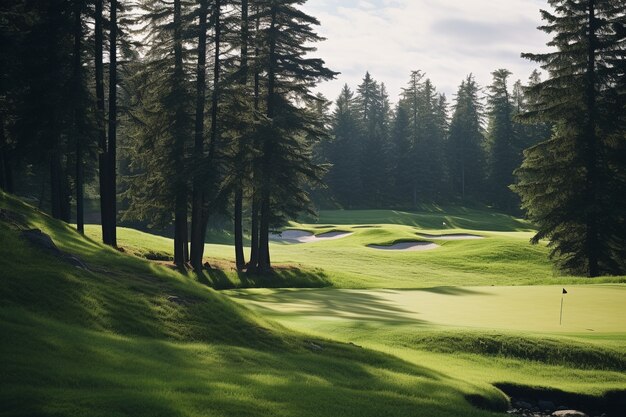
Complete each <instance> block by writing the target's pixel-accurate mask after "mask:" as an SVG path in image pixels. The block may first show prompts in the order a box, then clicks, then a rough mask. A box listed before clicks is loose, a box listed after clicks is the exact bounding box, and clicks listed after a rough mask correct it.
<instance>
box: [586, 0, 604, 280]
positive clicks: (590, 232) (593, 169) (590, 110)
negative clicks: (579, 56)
mask: <svg viewBox="0 0 626 417" xmlns="http://www.w3.org/2000/svg"><path fill="white" fill-rule="evenodd" d="M588 18H589V22H588V27H589V33H588V48H587V53H588V57H587V73H586V89H585V90H586V91H585V96H586V103H585V104H586V107H587V114H588V116H587V117H588V118H587V123H586V128H585V130H586V132H585V137H586V144H585V146H584V147H583V149H585V165H586V168H587V185H586V194H587V195H586V200H587V219H586V223H587V225H586V228H587V233H586V242H585V247H586V252H587V262H588V264H589V271H588V275H589V277H591V278H593V277H597V276H599V275H600V267H599V254H598V251H599V250H600V245H599V243H600V242H599V239H600V237H599V230H598V229H599V228H598V216H599V213H598V212H599V206H598V198H597V192H598V188H599V187H600V184H599V181H598V156H599V155H598V143H597V140H598V138H597V135H596V119H597V117H596V112H597V108H596V48H597V40H596V34H595V32H596V17H595V1H594V0H590V1H589V4H588Z"/></svg>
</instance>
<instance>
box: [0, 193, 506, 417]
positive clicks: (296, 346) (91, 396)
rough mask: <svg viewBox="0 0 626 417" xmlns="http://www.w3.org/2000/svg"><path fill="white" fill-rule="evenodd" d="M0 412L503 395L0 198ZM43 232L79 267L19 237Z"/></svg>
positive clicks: (380, 407) (464, 411)
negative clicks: (276, 314)
mask: <svg viewBox="0 0 626 417" xmlns="http://www.w3.org/2000/svg"><path fill="white" fill-rule="evenodd" d="M0 208H1V209H2V210H3V213H4V214H3V218H2V220H0V248H1V250H2V252H1V253H2V255H1V256H0V270H2V272H3V273H2V278H1V279H2V282H1V284H2V285H1V286H0V334H2V338H0V357H1V358H2V361H1V363H2V369H0V375H1V380H0V404H2V415H4V416H84V415H90V416H107V417H110V416H186V417H187V416H233V415H237V416H267V415H273V416H294V417H295V416H359V417H363V416H380V415H394V416H424V415H426V416H442V417H443V416H458V415H465V416H476V417H480V416H489V415H492V413H490V412H487V411H482V410H479V409H476V408H474V407H473V406H471V404H470V402H469V400H468V399H472V401H476V398H480V399H481V401H480V402H481V404H484V405H485V404H486V405H487V406H489V407H490V408H493V409H502V408H503V407H505V406H506V398H505V397H504V396H503V394H502V393H501V392H500V391H498V390H496V389H495V388H493V387H491V386H489V385H487V384H474V383H469V382H466V381H462V380H459V379H454V378H450V377H448V376H446V375H445V374H443V373H441V372H436V371H432V370H430V369H428V368H424V367H423V366H421V365H417V364H411V363H408V362H406V361H402V360H400V359H398V358H394V357H392V356H389V355H385V354H382V353H377V352H374V351H371V350H367V349H362V348H359V347H357V346H353V345H350V344H344V343H339V342H331V341H328V340H325V339H323V338H318V339H313V340H312V339H311V338H310V337H305V336H302V335H300V334H298V333H294V332H292V331H289V330H286V329H285V328H284V327H282V326H280V325H277V324H274V323H273V322H272V321H268V320H266V319H264V318H262V317H261V316H259V315H258V314H257V313H254V312H252V311H250V310H248V309H247V308H244V307H242V306H240V305H239V304H236V303H233V302H232V301H230V300H229V299H228V298H227V297H226V296H223V295H220V294H218V293H216V292H215V291H214V290H212V289H210V288H208V287H207V286H205V285H203V284H201V283H198V282H196V281H195V280H194V279H192V278H191V277H188V276H184V275H181V274H179V273H177V272H175V271H172V270H170V269H167V268H165V267H163V266H161V265H158V264H154V263H149V262H147V261H142V260H140V259H138V258H136V257H133V256H129V255H127V254H123V253H119V252H118V251H115V250H113V249H110V248H107V247H104V246H102V245H100V244H98V243H96V242H95V241H93V240H90V239H86V238H83V237H81V236H80V235H78V234H77V233H75V232H74V231H73V230H72V229H71V228H69V227H68V226H67V225H64V224H62V223H60V222H57V221H54V220H52V219H50V218H49V217H48V216H46V215H43V214H42V213H39V212H37V211H36V210H34V209H33V208H32V207H30V206H28V205H26V204H24V203H22V202H21V201H19V200H16V199H14V198H12V197H8V196H7V195H4V194H0ZM32 228H38V229H41V230H42V231H43V232H44V233H46V234H48V235H49V236H50V237H51V238H52V240H53V241H54V243H55V244H56V245H57V246H58V248H59V249H60V250H62V251H63V252H66V253H69V254H71V255H72V256H74V257H77V258H80V260H81V261H82V262H83V263H84V264H85V265H86V266H87V269H81V268H77V267H76V266H73V265H72V264H70V263H68V262H67V261H66V260H65V259H63V258H59V257H55V256H53V255H50V254H46V253H44V252H43V251H41V250H40V249H39V248H36V247H34V246H32V245H31V244H30V243H28V242H26V241H25V240H23V239H22V238H21V237H20V229H32Z"/></svg>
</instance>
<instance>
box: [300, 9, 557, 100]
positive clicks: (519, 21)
mask: <svg viewBox="0 0 626 417" xmlns="http://www.w3.org/2000/svg"><path fill="white" fill-rule="evenodd" d="M546 7H547V2H546V0H309V1H308V2H307V3H306V4H305V6H304V9H305V11H306V12H307V13H309V14H311V15H313V16H315V17H317V18H318V19H319V20H320V22H321V26H320V27H319V28H318V29H319V31H318V32H319V33H320V34H321V35H322V36H324V37H326V38H327V39H326V40H325V41H324V42H322V43H319V44H318V45H317V47H318V51H317V52H316V54H315V55H316V56H318V57H320V58H322V59H324V60H325V61H326V64H327V65H328V67H329V68H330V69H332V70H334V71H338V72H341V74H340V75H339V76H338V77H337V80H334V81H330V82H324V83H323V84H321V85H320V86H319V87H318V90H319V92H321V93H323V94H324V95H325V96H326V97H327V98H328V99H330V100H334V99H336V97H337V96H338V94H339V92H340V90H341V87H342V86H343V85H344V84H345V83H347V84H348V85H349V86H350V87H351V88H352V89H353V90H354V89H356V86H357V85H358V84H359V83H360V82H361V80H362V79H363V76H364V75H365V72H366V71H369V72H370V73H371V74H372V76H373V77H374V78H375V79H376V80H377V81H379V82H384V83H385V85H386V86H387V90H388V92H389V94H390V97H391V99H392V101H396V100H397V98H398V96H399V94H400V93H401V91H402V88H403V87H405V86H406V84H407V82H408V79H409V74H410V72H411V71H412V70H421V71H423V72H425V73H426V76H427V77H428V78H430V79H431V80H432V82H433V83H434V85H435V86H436V87H437V88H438V91H440V92H443V93H445V94H446V95H447V96H448V98H449V100H451V99H452V98H453V95H454V93H455V92H456V90H457V88H458V85H459V84H460V83H461V81H462V80H463V79H464V78H465V77H466V76H467V75H468V74H470V73H472V74H474V75H475V77H476V79H477V81H478V83H479V84H480V85H481V86H483V87H484V86H486V85H488V84H489V83H490V82H491V73H492V72H493V71H494V70H496V69H499V68H507V69H509V70H510V71H511V72H513V75H512V76H511V84H512V83H513V82H515V80H517V79H521V80H522V81H526V80H527V79H528V76H529V75H530V73H531V72H532V70H533V69H535V68H537V65H536V64H535V63H533V62H530V61H527V60H525V59H522V58H521V57H520V53H521V52H542V51H545V50H546V48H547V47H546V46H545V44H546V42H547V41H548V36H547V35H546V34H545V33H543V32H541V31H539V30H537V26H539V25H541V23H542V22H541V15H540V12H539V10H540V9H541V8H546Z"/></svg>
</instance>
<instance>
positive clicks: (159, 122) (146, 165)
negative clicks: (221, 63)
mask: <svg viewBox="0 0 626 417" xmlns="http://www.w3.org/2000/svg"><path fill="white" fill-rule="evenodd" d="M183 6H184V5H183V4H182V1H181V0H175V1H174V2H173V4H172V5H170V4H169V3H168V2H157V1H151V2H150V3H147V4H146V5H145V14H144V17H143V18H144V20H145V21H146V23H147V24H148V25H150V26H151V27H152V28H159V29H158V30H155V29H153V30H152V31H151V36H150V37H149V39H148V41H149V42H150V50H149V53H148V54H147V57H146V59H145V61H144V62H142V63H141V66H142V67H143V70H142V71H138V72H137V73H136V83H137V89H136V91H137V94H138V96H137V98H136V100H137V104H138V106H136V110H135V111H134V112H133V119H134V121H135V129H134V151H135V155H134V165H133V169H134V176H133V181H132V182H131V184H130V185H131V188H130V189H129V192H128V193H127V196H128V197H129V199H130V207H129V210H128V211H127V213H126V217H130V216H135V217H137V218H139V219H142V220H148V219H149V220H152V222H156V223H157V224H159V225H160V226H165V225H168V224H169V223H170V222H171V221H172V218H173V223H174V263H175V264H176V265H177V266H178V267H181V268H182V267H183V266H184V265H185V263H186V261H187V257H188V242H187V233H188V230H187V220H188V219H187V217H188V214H187V207H188V200H189V187H190V184H189V183H190V180H189V177H190V175H189V169H188V159H189V157H188V147H189V142H190V138H191V136H192V133H191V131H192V128H191V126H192V118H191V114H190V112H189V109H192V108H193V106H192V103H193V100H192V95H191V93H190V90H191V88H190V87H191V85H190V84H191V83H190V76H189V75H188V70H187V67H188V66H189V65H186V63H188V62H189V61H190V60H189V59H188V58H186V56H185V55H187V53H186V51H184V42H185V38H184V33H185V32H186V31H187V29H186V28H187V27H188V25H187V24H186V23H187V22H188V20H189V16H190V15H191V14H192V13H193V12H194V10H193V9H190V8H189V7H183ZM155 207H156V208H157V212H154V208H155Z"/></svg>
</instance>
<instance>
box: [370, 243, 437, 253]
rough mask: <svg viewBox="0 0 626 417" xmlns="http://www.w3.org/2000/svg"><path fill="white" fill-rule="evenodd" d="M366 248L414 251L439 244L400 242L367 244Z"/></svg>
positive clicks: (431, 247) (433, 247) (428, 248)
mask: <svg viewBox="0 0 626 417" xmlns="http://www.w3.org/2000/svg"><path fill="white" fill-rule="evenodd" d="M367 247H368V248H372V249H378V250H394V251H401V252H414V251H422V250H433V249H437V248H438V247H439V245H435V244H434V243H431V242H400V243H396V244H394V245H388V246H381V245H367Z"/></svg>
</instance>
